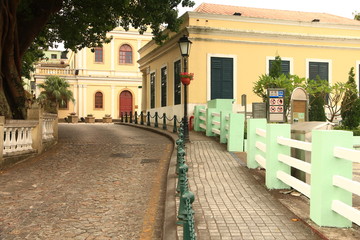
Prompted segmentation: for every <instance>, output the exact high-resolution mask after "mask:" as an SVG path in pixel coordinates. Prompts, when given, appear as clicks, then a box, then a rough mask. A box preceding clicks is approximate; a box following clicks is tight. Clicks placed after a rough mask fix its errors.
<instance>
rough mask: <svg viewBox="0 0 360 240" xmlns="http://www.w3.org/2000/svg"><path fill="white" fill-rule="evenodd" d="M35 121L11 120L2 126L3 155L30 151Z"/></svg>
mask: <svg viewBox="0 0 360 240" xmlns="http://www.w3.org/2000/svg"><path fill="white" fill-rule="evenodd" d="M37 124H38V122H37V121H26V120H11V121H8V122H7V123H6V124H5V126H4V148H3V154H4V155H6V154H10V153H15V152H22V151H27V150H32V149H33V148H32V143H33V142H32V135H31V132H32V130H33V129H34V128H35V127H36V125H37Z"/></svg>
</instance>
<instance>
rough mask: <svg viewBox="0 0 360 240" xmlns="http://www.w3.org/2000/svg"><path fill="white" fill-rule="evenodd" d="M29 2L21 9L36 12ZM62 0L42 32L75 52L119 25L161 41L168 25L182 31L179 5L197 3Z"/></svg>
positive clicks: (102, 38) (101, 39)
mask: <svg viewBox="0 0 360 240" xmlns="http://www.w3.org/2000/svg"><path fill="white" fill-rule="evenodd" d="M23 2H24V3H23ZM25 3H27V5H26V8H25V7H22V6H20V7H19V11H24V12H25V11H26V14H25V13H24V14H21V15H26V16H28V15H29V14H32V13H34V12H36V9H29V8H30V7H31V6H32V5H31V4H29V3H28V1H22V4H23V5H24V4H25ZM62 3H63V4H62V8H61V10H60V11H58V12H57V13H55V14H53V15H52V16H51V18H50V20H49V22H48V24H47V25H46V26H45V29H44V31H43V33H42V35H43V36H45V37H46V39H48V41H49V42H64V45H65V48H69V49H72V50H74V51H76V50H79V49H81V48H84V47H89V48H93V47H96V46H100V45H102V44H103V43H105V42H108V41H109V38H108V37H107V36H106V33H107V32H109V31H111V30H113V29H114V28H115V27H117V26H121V27H123V28H124V29H125V30H128V29H129V27H134V28H137V29H138V30H139V32H140V33H143V32H145V31H147V29H148V28H150V29H151V30H152V33H153V34H154V39H155V40H156V41H157V42H158V43H160V42H161V41H163V40H164V39H166V38H167V35H164V33H163V32H162V30H163V29H164V26H166V28H168V29H170V30H171V31H178V28H179V26H180V24H181V20H180V19H178V16H177V15H178V11H177V9H176V7H177V6H178V5H179V4H181V5H182V6H184V7H192V6H193V5H194V4H195V3H194V2H193V1H190V0H162V1H157V0H141V1H140V0H107V1H100V0H64V1H62ZM48 4H51V1H50V2H49V3H48ZM20 5H21V4H20Z"/></svg>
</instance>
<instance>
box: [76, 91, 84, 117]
mask: <svg viewBox="0 0 360 240" xmlns="http://www.w3.org/2000/svg"><path fill="white" fill-rule="evenodd" d="M78 88H79V97H78V113H77V114H78V116H79V117H82V116H83V108H82V102H81V101H82V100H83V85H81V84H80V85H78Z"/></svg>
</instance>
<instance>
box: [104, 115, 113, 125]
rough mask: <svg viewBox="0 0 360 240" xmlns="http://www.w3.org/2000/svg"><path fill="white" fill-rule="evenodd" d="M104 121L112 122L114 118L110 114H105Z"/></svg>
mask: <svg viewBox="0 0 360 240" xmlns="http://www.w3.org/2000/svg"><path fill="white" fill-rule="evenodd" d="M103 123H112V118H111V115H110V114H105V117H103Z"/></svg>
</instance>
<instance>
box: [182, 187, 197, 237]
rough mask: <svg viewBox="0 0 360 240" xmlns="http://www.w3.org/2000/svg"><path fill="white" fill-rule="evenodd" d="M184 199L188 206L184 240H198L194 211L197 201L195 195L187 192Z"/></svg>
mask: <svg viewBox="0 0 360 240" xmlns="http://www.w3.org/2000/svg"><path fill="white" fill-rule="evenodd" d="M183 197H184V198H185V206H186V219H185V221H184V225H183V229H184V233H183V240H196V235H195V222H194V211H193V209H192V203H193V202H194V200H195V195H194V193H192V192H190V191H187V192H186V193H184V195H183Z"/></svg>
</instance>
